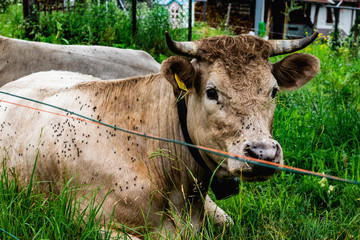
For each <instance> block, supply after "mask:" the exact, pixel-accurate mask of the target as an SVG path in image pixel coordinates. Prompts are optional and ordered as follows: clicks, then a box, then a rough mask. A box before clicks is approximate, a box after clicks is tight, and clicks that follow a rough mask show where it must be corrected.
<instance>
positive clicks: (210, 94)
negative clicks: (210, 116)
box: [206, 88, 219, 100]
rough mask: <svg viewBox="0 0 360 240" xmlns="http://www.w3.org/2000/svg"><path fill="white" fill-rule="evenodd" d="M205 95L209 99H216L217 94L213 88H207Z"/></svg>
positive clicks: (217, 97)
mask: <svg viewBox="0 0 360 240" xmlns="http://www.w3.org/2000/svg"><path fill="white" fill-rule="evenodd" d="M206 96H207V97H208V99H210V100H218V99H219V96H218V94H217V92H216V90H215V89H214V88H209V89H207V90H206Z"/></svg>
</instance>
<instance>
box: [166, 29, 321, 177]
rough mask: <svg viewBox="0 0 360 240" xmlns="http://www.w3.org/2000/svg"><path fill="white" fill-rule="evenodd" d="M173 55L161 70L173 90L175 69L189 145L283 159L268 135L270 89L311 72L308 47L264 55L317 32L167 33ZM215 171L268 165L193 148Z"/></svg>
mask: <svg viewBox="0 0 360 240" xmlns="http://www.w3.org/2000/svg"><path fill="white" fill-rule="evenodd" d="M166 36H167V43H168V47H169V48H170V50H172V51H173V52H174V53H176V54H179V55H182V56H187V57H192V58H193V60H192V61H191V62H190V61H188V60H186V59H185V58H184V57H180V56H174V57H170V58H168V59H167V60H165V61H164V62H163V64H162V69H161V72H162V74H163V76H164V77H165V78H166V79H167V80H168V81H169V82H170V83H171V84H172V86H173V89H174V92H175V94H176V95H178V94H179V93H180V91H181V89H180V88H179V86H178V84H177V82H176V80H175V74H177V76H178V77H179V78H180V79H181V81H182V82H184V83H185V85H186V87H187V89H188V93H187V94H186V103H187V107H188V114H187V126H188V131H189V135H190V137H191V139H192V141H193V142H194V144H196V145H201V146H205V147H210V148H215V149H220V150H224V151H228V152H230V153H235V154H239V155H245V156H250V157H254V158H259V159H263V160H268V161H271V162H276V163H280V164H282V163H283V153H282V149H281V146H280V144H279V143H278V142H277V141H276V140H274V139H273V137H272V132H273V118H274V111H275V107H276V93H277V92H278V91H286V90H294V89H298V88H300V87H302V86H303V85H305V84H306V83H308V82H309V81H310V80H311V79H312V78H313V77H314V76H316V74H317V73H318V72H319V67H320V62H319V60H318V58H316V57H315V56H313V55H310V54H305V53H295V54H291V55H289V56H287V57H285V58H284V59H283V60H281V61H280V62H277V63H275V64H271V63H269V57H271V56H274V55H280V54H285V53H291V52H294V51H296V50H299V49H302V48H304V47H306V46H307V45H308V44H310V43H311V42H312V41H313V40H314V39H315V38H316V36H317V33H315V34H313V35H312V36H310V37H307V38H304V39H300V40H268V41H266V40H263V39H261V38H258V37H255V36H250V35H239V36H236V37H232V36H216V37H211V38H207V39H202V40H198V41H195V42H175V41H173V40H172V39H171V38H170V37H169V35H168V34H167V35H166ZM201 155H202V157H203V158H204V160H205V162H206V164H207V165H208V167H209V168H210V169H211V170H214V169H215V168H216V167H217V166H218V165H219V163H221V162H222V164H221V166H220V167H219V169H218V170H217V172H216V176H217V177H219V178H234V177H239V176H241V177H242V178H243V179H244V180H248V181H255V180H266V179H268V178H270V177H272V175H273V173H274V170H272V169H268V168H263V167H259V166H255V165H252V164H248V163H245V162H240V161H237V160H233V159H226V160H224V159H223V158H222V157H220V156H218V155H214V154H210V153H205V152H201Z"/></svg>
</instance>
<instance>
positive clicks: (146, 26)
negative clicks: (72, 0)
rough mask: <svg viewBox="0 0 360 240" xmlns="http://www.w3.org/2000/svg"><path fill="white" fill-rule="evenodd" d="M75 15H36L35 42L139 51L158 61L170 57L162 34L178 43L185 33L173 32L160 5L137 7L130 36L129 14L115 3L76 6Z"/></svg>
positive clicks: (165, 11) (72, 13)
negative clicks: (134, 29)
mask: <svg viewBox="0 0 360 240" xmlns="http://www.w3.org/2000/svg"><path fill="white" fill-rule="evenodd" d="M75 9H76V11H74V12H67V13H62V12H55V13H52V14H46V15H44V14H43V13H40V14H39V22H38V24H36V25H34V26H33V33H34V40H36V41H41V42H49V43H57V44H85V45H102V46H114V47H121V48H135V49H142V50H145V51H147V52H149V53H150V54H152V55H153V56H154V57H155V58H157V60H159V61H160V60H161V58H163V57H162V55H161V54H165V55H170V54H171V53H170V52H169V50H168V49H167V46H166V43H165V35H164V32H165V31H169V32H170V34H171V35H172V36H173V37H174V38H175V39H177V40H184V39H185V38H186V30H181V29H172V28H171V25H170V22H169V20H168V19H169V13H168V11H167V10H166V9H165V8H164V7H162V6H159V5H155V6H154V7H153V9H149V8H148V7H147V6H146V5H144V4H139V7H138V9H137V34H136V38H133V37H132V22H131V11H128V12H126V13H125V12H124V11H122V10H120V9H119V8H118V7H117V6H116V4H115V3H113V2H110V3H109V4H106V5H105V4H100V5H94V4H90V5H86V4H84V5H81V6H77V7H76V8H75Z"/></svg>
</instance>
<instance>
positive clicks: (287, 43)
mask: <svg viewBox="0 0 360 240" xmlns="http://www.w3.org/2000/svg"><path fill="white" fill-rule="evenodd" d="M318 34H319V32H318V31H315V32H314V33H313V34H312V35H311V36H308V37H305V38H302V39H296V40H269V42H270V44H271V46H272V51H271V53H270V56H276V55H281V54H286V53H292V52H295V51H297V50H300V49H303V48H305V47H306V46H307V45H309V44H310V43H312V42H313V41H314V40H315V39H316V37H317V36H318Z"/></svg>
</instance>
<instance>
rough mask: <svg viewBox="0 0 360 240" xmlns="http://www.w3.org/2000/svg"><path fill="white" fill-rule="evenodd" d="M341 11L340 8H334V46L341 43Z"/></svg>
mask: <svg viewBox="0 0 360 240" xmlns="http://www.w3.org/2000/svg"><path fill="white" fill-rule="evenodd" d="M339 12H340V8H338V7H335V8H334V14H335V30H334V37H333V47H337V46H338V45H339V42H338V31H339V30H338V29H339Z"/></svg>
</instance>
